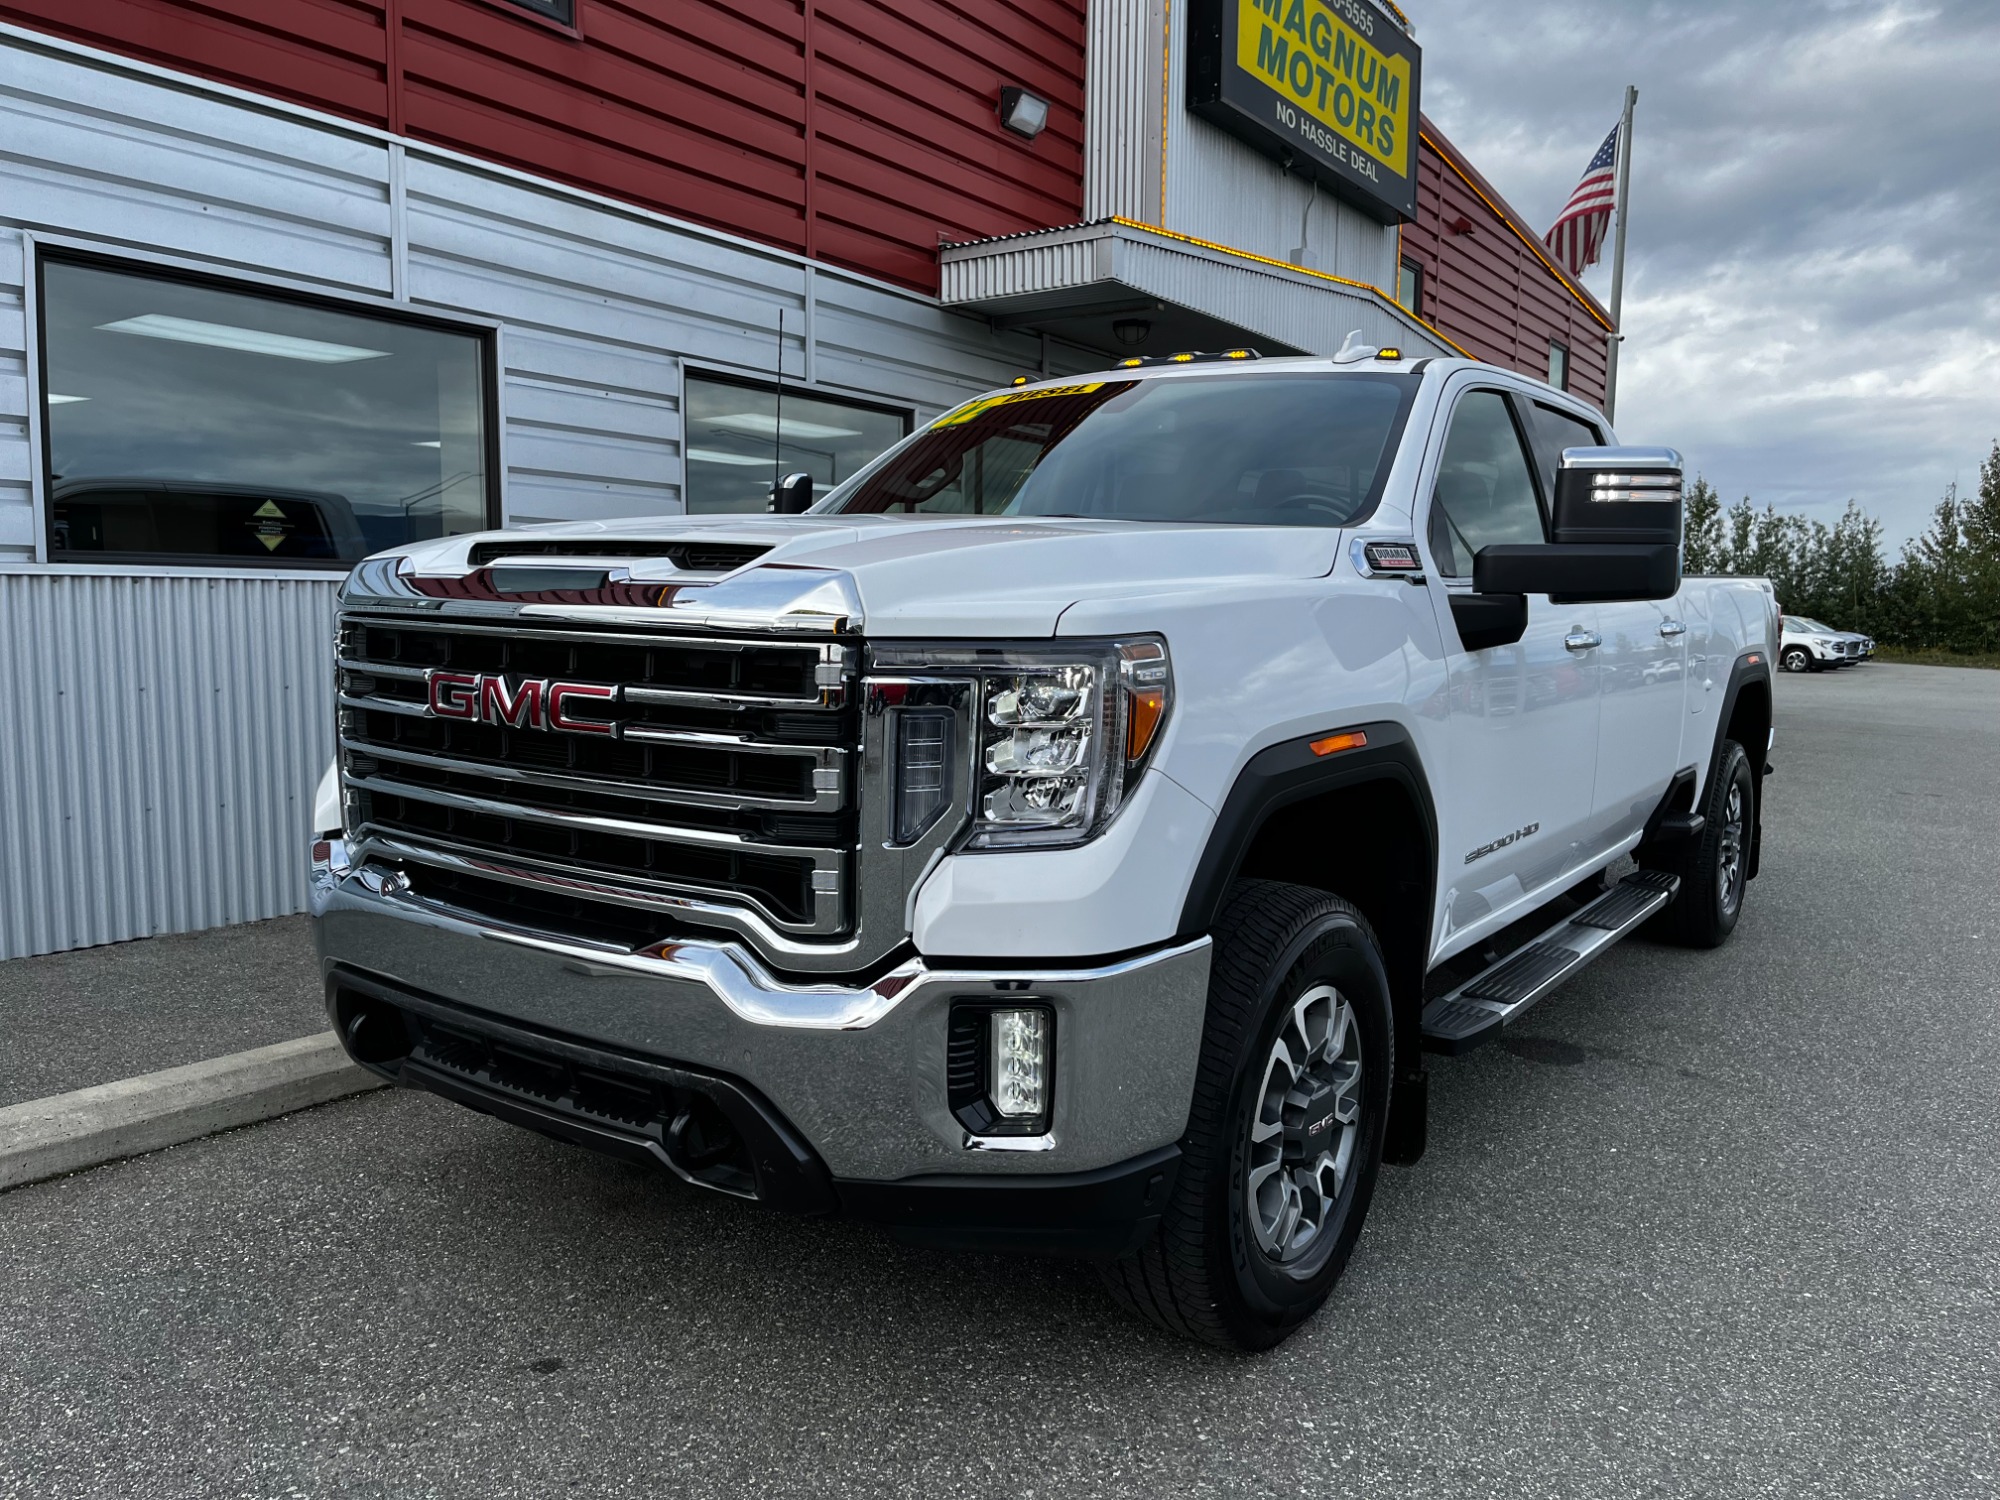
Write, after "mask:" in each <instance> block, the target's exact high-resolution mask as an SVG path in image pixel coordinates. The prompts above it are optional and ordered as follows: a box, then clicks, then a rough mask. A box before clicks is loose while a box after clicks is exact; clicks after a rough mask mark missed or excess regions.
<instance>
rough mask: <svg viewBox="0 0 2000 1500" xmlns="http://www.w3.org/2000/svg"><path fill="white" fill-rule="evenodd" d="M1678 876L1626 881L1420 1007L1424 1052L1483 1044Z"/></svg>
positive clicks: (1631, 923) (1659, 898)
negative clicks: (1422, 1010)
mask: <svg viewBox="0 0 2000 1500" xmlns="http://www.w3.org/2000/svg"><path fill="white" fill-rule="evenodd" d="M1680 886H1681V881H1680V877H1679V876H1678V875H1669V874H1667V873H1666V872H1665V871H1664V870H1641V871H1640V872H1639V873H1638V874H1636V875H1627V876H1626V877H1625V878H1624V879H1623V880H1621V881H1619V882H1618V884H1616V885H1614V886H1613V887H1612V888H1611V889H1610V890H1608V891H1606V892H1605V893H1604V894H1603V895H1602V896H1599V897H1598V898H1597V899H1596V900H1595V901H1593V902H1591V903H1590V905H1588V906H1586V907H1584V908H1583V910H1582V911H1580V912H1578V913H1577V914H1576V915H1575V916H1573V917H1565V918H1564V919H1563V920H1562V921H1561V922H1559V923H1557V924H1556V925H1555V926H1554V927H1551V928H1550V929H1549V930H1548V931H1547V932H1545V933H1543V934H1542V935H1541V936H1540V937H1539V938H1537V939H1535V941H1534V942H1532V943H1529V944H1528V945H1527V946H1526V947H1524V948H1519V949H1516V950H1515V951H1514V952H1512V953H1510V954H1508V955H1507V956H1506V957H1505V958H1503V959H1501V960H1500V961H1499V962H1498V963H1496V964H1494V965H1493V966H1492V967H1491V968H1489V969H1486V970H1483V971H1482V972H1480V973H1479V974H1476V975H1474V976H1473V977H1472V978H1471V979H1469V980H1467V981H1466V982H1465V983H1464V984H1462V985H1460V986H1459V987H1458V988H1457V989H1455V990H1453V991H1452V992H1451V993H1450V994H1448V995H1443V996H1440V997H1439V998H1438V999H1436V1000H1433V1001H1431V1003H1430V1004H1429V1005H1426V1006H1425V1007H1424V1020H1423V1032H1424V1050H1425V1051H1426V1052H1446V1053H1458V1052H1469V1051H1471V1050H1472V1049H1473V1048H1474V1047H1477V1046H1479V1045H1480V1044H1481V1043H1482V1042H1490V1041H1492V1040H1493V1038H1494V1037H1496V1036H1498V1035H1499V1034H1500V1029H1501V1028H1502V1027H1503V1026H1506V1025H1508V1024H1510V1023H1511V1022H1513V1021H1514V1020H1515V1019H1516V1018H1517V1017H1519V1016H1520V1014H1521V1013H1522V1012H1523V1011H1525V1010H1527V1009H1528V1008H1529V1007H1530V1006H1532V1005H1533V1004H1534V1003H1535V1002H1536V1001H1537V1000H1540V999H1541V998H1542V996H1544V995H1546V994H1547V993H1548V992H1549V991H1550V990H1552V989H1554V988H1555V987H1556V986H1557V985H1558V984H1561V983H1562V982H1563V981H1564V980H1565V979H1567V978H1569V977H1570V976H1571V975H1572V974H1574V973H1576V972H1577V971H1578V970H1579V969H1581V968H1583V966H1584V965H1585V964H1587V963H1589V962H1590V961H1591V960H1592V959H1593V958H1595V957H1597V955H1598V954H1600V953H1602V952H1603V951H1604V950H1605V949H1606V948H1609V947H1610V946H1611V945H1612V944H1613V943H1615V942H1617V941H1618V940H1619V939H1620V938H1622V937H1623V936H1625V934H1626V933H1628V932H1630V931H1631V930H1632V929H1633V928H1635V927H1637V926H1638V925H1639V924H1640V923H1641V922H1643V921H1645V920H1646V919H1647V918H1648V917H1650V916H1652V915H1653V913H1655V912H1657V911H1658V910H1659V909H1660V908H1661V907H1663V906H1665V905H1666V904H1667V903H1668V902H1669V901H1671V900H1673V899H1674V893H1675V892H1676V891H1678V890H1679V889H1680Z"/></svg>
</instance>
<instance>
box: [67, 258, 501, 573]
mask: <svg viewBox="0 0 2000 1500" xmlns="http://www.w3.org/2000/svg"><path fill="white" fill-rule="evenodd" d="M41 311H42V317H41V326H42V337H43V348H44V350H45V355H46V359H47V366H46V368H47V380H46V386H45V391H44V403H45V407H46V411H47V422H48V426H47V433H48V444H47V452H48V468H49V502H50V503H49V528H50V546H51V550H52V552H53V554H54V555H55V556H57V557H59V558H61V557H67V558H70V559H72V560H82V559H86V558H92V557H107V556H117V557H124V558H128V559H135V560H150V561H155V562H157V561H166V560H171V561H179V562H229V563H278V564H283V563H295V564H296V563H303V564H329V563H332V564H342V563H348V562H353V561H354V560H356V559H358V558H361V557H364V556H366V555H367V554H369V553H370V552H377V551H380V550H381V549H383V548H385V547H393V546H399V545H401V544H403V543H405V542H412V541H422V540H426V539H428V538H432V537H439V536H447V535H452V534H455V533H458V532H464V531H477V530H480V529H482V528H484V527H486V526H489V525H491V524H493V523H492V521H491V520H490V519H489V515H490V511H491V506H490V504H489V499H488V496H489V492H490V489H491V484H490V477H489V475H488V473H487V463H486V447H487V433H486V415H485V411H486V402H485V383H486V379H487V366H488V359H487V351H486V344H485V341H484V339H483V338H481V337H480V336H478V335H475V334H467V333H460V332H456V331H451V330H446V329H443V328H439V327H435V326H432V325H429V324H423V323H416V322H410V321H405V320H402V319H396V318H384V317H377V316H371V315H366V314H359V313H350V312H340V311H334V310H332V309H329V308H326V307H322V306H317V305H310V304H306V303H301V302H294V301H290V300H288V299H283V298H278V297H271V296H264V295H258V294H253V293H248V292H238V291H233V290H225V289H222V288H219V287H215V286H210V285H206V284H197V283H193V282H184V281H176V280H171V279H167V278H164V277H160V276H154V275H146V274H134V273H131V272H126V271H122V270H111V269H107V268H105V267H102V266H99V265H95V264H90V265H85V264H72V263H70V262H66V261H59V260H52V261H47V262H45V263H44V264H43V267H42V306H41Z"/></svg>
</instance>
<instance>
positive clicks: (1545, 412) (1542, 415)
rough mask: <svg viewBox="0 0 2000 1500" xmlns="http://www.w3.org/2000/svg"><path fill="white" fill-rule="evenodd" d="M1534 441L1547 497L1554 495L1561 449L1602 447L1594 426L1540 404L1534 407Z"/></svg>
mask: <svg viewBox="0 0 2000 1500" xmlns="http://www.w3.org/2000/svg"><path fill="white" fill-rule="evenodd" d="M1534 438H1535V460H1536V462H1537V463H1538V464H1539V465H1540V467H1541V471H1542V484H1543V486H1544V487H1545V489H1546V492H1547V493H1548V494H1549V495H1551V496H1553V495H1554V494H1555V492H1556V472H1557V471H1558V470H1559V469H1561V468H1562V455H1563V449H1565V448H1601V447H1603V446H1604V434H1603V433H1602V432H1600V431H1599V430H1598V429H1597V427H1596V426H1595V425H1594V424H1592V423H1589V422H1586V421H1584V420H1583V419H1582V418H1581V417H1579V416H1577V415H1575V414H1574V413H1573V412H1566V411H1563V410H1562V409H1561V408H1560V407H1554V406H1550V405H1549V404H1548V403H1547V402H1544V401H1537V402H1536V403H1535V434H1534Z"/></svg>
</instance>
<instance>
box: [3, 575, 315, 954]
mask: <svg viewBox="0 0 2000 1500" xmlns="http://www.w3.org/2000/svg"><path fill="white" fill-rule="evenodd" d="M337 587H338V584H337V583H336V582H335V581H334V580H332V579H307V578H261V577H257V576H255V575H246V576H236V577H229V576H218V577H161V576H145V577H122V578H121V577H117V576H114V575H110V574H106V573H95V572H93V573H75V572H70V573H62V574H57V573H51V572H35V573H25V572H12V573H0V705H5V709H4V712H0V958H16V957H20V956H22V955H25V954H32V953H48V952H53V951H56V950H59V949H65V948H80V947H86V946H89V945H91V944H95V943H111V942H120V941H123V940H124V939H127V938H137V937H147V936H150V935H152V934H154V933H161V932H190V931H194V930H196V929H198V928H203V927H216V926H221V925H223V924H225V923H230V922H247V921H251V920H254V919H256V918H260V917H269V916H277V915H280V914H282V913H285V912H295V911H300V910H303V909H304V905H305V888H306V869H305V864H306V850H307V838H308V835H309V834H310V832H311V828H310V824H311V822H312V795H313V789H314V787H315V785H316V784H317V782H318V780H319V777H320V774H321V772H322V771H324V770H325V768H326V763H327V761H328V760H329V759H330V758H331V756H332V753H333V672H332V660H333V634H332V631H333V600H334V592H335V590H336V589H337Z"/></svg>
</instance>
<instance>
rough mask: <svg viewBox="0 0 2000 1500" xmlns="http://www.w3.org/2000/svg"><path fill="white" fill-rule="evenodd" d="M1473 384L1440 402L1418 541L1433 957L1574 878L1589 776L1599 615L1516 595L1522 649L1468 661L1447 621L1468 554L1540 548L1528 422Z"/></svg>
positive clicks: (1465, 589) (1503, 394)
mask: <svg viewBox="0 0 2000 1500" xmlns="http://www.w3.org/2000/svg"><path fill="white" fill-rule="evenodd" d="M1477 379H1478V377H1473V378H1472V379H1470V380H1468V381H1467V382H1466V383H1465V384H1463V385H1460V386H1456V387H1454V388H1449V389H1448V390H1447V394H1446V400H1445V409H1444V415H1443V418H1442V420H1441V422H1440V425H1439V428H1438V429H1436V430H1434V432H1433V435H1432V442H1433V444H1434V454H1433V458H1432V461H1431V463H1430V465H1429V466H1428V467H1429V472H1430V475H1431V478H1430V483H1429V488H1430V493H1429V496H1428V512H1427V514H1426V516H1425V517H1424V518H1423V519H1424V524H1423V526H1422V527H1421V529H1420V530H1419V533H1418V534H1419V536H1420V537H1422V538H1423V546H1424V548H1425V550H1426V551H1427V552H1428V554H1429V557H1428V563H1429V567H1430V570H1431V575H1432V576H1433V577H1435V578H1437V579H1438V580H1440V582H1441V583H1442V585H1443V586H1442V587H1441V588H1433V589H1432V590H1431V591H1430V592H1431V596H1432V600H1433V603H1434V606H1435V608H1436V609H1437V611H1438V615H1439V620H1438V626H1439V632H1440V634H1441V636H1442V638H1443V641H1444V650H1445V666H1446V673H1447V687H1446V692H1445V701H1444V704H1443V716H1444V719H1445V726H1444V735H1443V739H1444V743H1445V753H1446V756H1447V761H1448V764H1447V766H1446V769H1445V774H1444V788H1445V792H1444V796H1443V798H1442V799H1441V800H1440V806H1439V809H1438V818H1439V823H1440V825H1441V826H1440V840H1441V847H1440V850H1439V860H1440V865H1441V874H1440V882H1439V884H1440V899H1439V909H1438V913H1437V929H1436V932H1435V933H1434V939H1435V942H1434V951H1435V953H1436V956H1438V957H1444V956H1446V955H1447V954H1448V953H1450V952H1456V951H1458V950H1459V949H1462V948H1466V947H1469V946H1471V945H1472V944H1473V943H1474V942H1476V941H1477V940H1478V939H1479V938H1481V937H1483V936H1484V935H1486V934H1488V933H1491V932H1494V931H1496V930H1498V929H1499V928H1501V927H1503V926H1505V925H1506V924H1507V923H1508V922H1510V921H1513V920H1515V919H1517V918H1519V917H1520V916H1523V915H1525V914H1526V912H1527V911H1528V910H1529V909H1531V908H1532V907H1533V906H1534V905H1536V904H1537V903H1538V900H1540V899H1546V897H1547V896H1548V895H1549V894H1553V893H1554V892H1557V891H1560V890H1561V889H1562V888H1563V886H1564V884H1565V882H1566V881H1567V880H1568V879H1569V878H1570V877H1571V876H1572V875H1574V874H1575V873H1576V872H1577V871H1578V868H1579V866H1580V865H1581V864H1582V863H1583V862H1584V861H1585V860H1586V858H1587V857H1588V852H1589V851H1587V850H1586V849H1585V848H1584V844H1585V841H1586V836H1587V833H1588V829H1589V823H1590V813H1591V800H1592V793H1593V786H1594V782H1595V778H1596V771H1597V745H1598V713H1599V707H1600V703H1599V692H1600V683H1599V672H1598V666H1597V661H1596V655H1597V649H1598V644H1599V635H1598V618H1597V606H1595V605H1588V604H1553V603H1551V602H1550V601H1549V599H1548V597H1547V596H1546V595H1530V596H1529V599H1528V628H1527V632H1526V634H1524V635H1523V636H1522V637H1521V639H1520V640H1519V641H1516V642H1514V643H1512V644H1510V645H1502V646H1491V647H1488V648H1486V649H1484V650H1478V651H1470V650H1467V649H1466V648H1465V646H1464V645H1463V643H1462V640H1461V638H1460V635H1459V631H1458V626H1457V623H1456V621H1455V619H1454V617H1453V615H1452V611H1451V597H1452V595H1454V594H1469V593H1471V591H1472V561H1473V557H1474V556H1475V555H1476V554H1477V552H1478V551H1479V549H1480V548H1482V547H1487V546H1491V545H1495V544H1499V543H1510V542H1526V543H1539V542H1546V541H1547V540H1548V523H1547V502H1546V500H1545V499H1544V497H1543V495H1542V490H1541V485H1540V482H1539V480H1538V479H1537V477H1536V474H1535V466H1534V464H1533V462H1532V460H1531V459H1530V456H1529V455H1530V451H1531V450H1530V447H1529V444H1528V442H1527V440H1526V432H1527V428H1526V424H1525V421H1524V417H1525V415H1526V414H1525V413H1524V412H1523V411H1522V409H1521V407H1520V406H1519V405H1518V404H1517V398H1516V397H1515V396H1514V395H1512V394H1511V393H1509V392H1508V391H1506V390H1503V389H1499V388H1496V387H1494V386H1491V385H1483V384H1479V383H1477Z"/></svg>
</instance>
